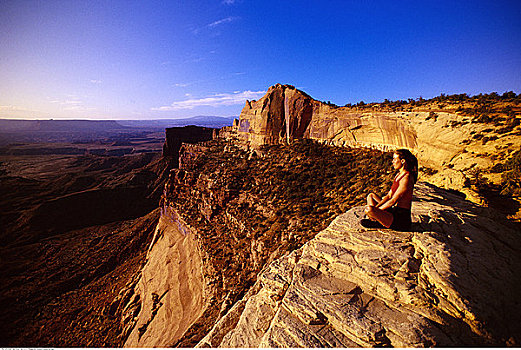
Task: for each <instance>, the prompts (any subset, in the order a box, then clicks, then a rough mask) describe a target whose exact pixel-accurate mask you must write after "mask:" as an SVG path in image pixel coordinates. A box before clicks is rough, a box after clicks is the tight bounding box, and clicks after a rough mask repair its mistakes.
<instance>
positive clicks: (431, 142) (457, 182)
mask: <svg viewBox="0 0 521 350" xmlns="http://www.w3.org/2000/svg"><path fill="white" fill-rule="evenodd" d="M409 109H410V110H408V111H396V112H393V111H391V110H389V111H376V110H374V109H365V108H355V107H336V106H331V105H328V104H325V103H322V102H320V101H316V100H314V99H312V98H311V97H309V96H308V95H307V94H305V93H304V92H302V91H300V90H297V89H295V88H294V87H292V86H289V85H280V84H277V85H274V86H272V87H270V88H269V89H268V92H267V93H266V95H265V96H264V97H262V98H261V99H259V100H258V101H247V102H246V105H245V107H244V108H243V110H242V112H241V115H240V119H239V121H238V123H237V125H235V126H234V127H233V132H234V133H235V134H236V135H238V137H239V139H240V140H242V141H243V142H244V143H246V144H247V145H248V146H249V147H253V148H258V147H259V146H260V145H263V144H274V143H280V142H291V140H292V139H295V138H310V139H313V140H317V141H320V142H323V143H326V144H329V145H337V146H351V147H371V148H376V149H382V150H393V149H397V148H408V149H410V150H411V151H412V152H413V153H414V154H415V155H416V156H417V157H418V159H419V160H420V165H421V166H422V167H426V168H430V169H432V170H433V171H432V173H435V174H429V173H425V174H423V175H424V177H423V178H424V179H426V180H427V181H429V182H431V183H434V184H436V185H438V186H441V187H444V188H450V189H455V190H458V191H462V192H464V193H465V194H466V195H467V196H468V197H469V199H471V200H473V201H475V202H479V201H480V199H479V198H478V197H477V196H476V193H475V192H474V191H472V190H470V189H469V188H468V186H467V185H466V184H468V182H469V178H471V177H472V175H471V174H472V173H473V172H476V171H479V172H480V173H481V174H482V175H483V176H485V178H487V179H488V180H490V181H491V182H492V183H496V184H498V183H499V181H500V176H498V175H497V173H494V172H493V171H490V168H491V167H492V166H494V165H495V164H496V163H497V158H496V156H495V155H497V154H498V153H500V154H502V155H503V157H505V158H506V157H508V155H511V154H512V153H513V152H514V151H517V150H518V149H519V148H520V147H521V137H519V127H517V129H515V130H517V131H514V132H510V133H504V132H503V131H502V129H501V128H502V127H501V126H499V125H491V124H484V123H474V122H473V121H471V120H470V119H469V118H465V116H462V115H460V114H458V113H456V112H455V111H451V110H447V111H443V110H435V112H433V111H432V110H426V109H424V110H422V109H418V108H417V109H413V108H409ZM485 135H487V139H486V140H488V139H489V138H490V139H491V140H490V141H488V142H483V140H482V139H483V137H484V136H485Z"/></svg>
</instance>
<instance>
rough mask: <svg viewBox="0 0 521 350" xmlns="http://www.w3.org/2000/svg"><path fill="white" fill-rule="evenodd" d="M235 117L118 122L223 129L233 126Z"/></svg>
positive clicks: (122, 122) (197, 117) (121, 122)
mask: <svg viewBox="0 0 521 350" xmlns="http://www.w3.org/2000/svg"><path fill="white" fill-rule="evenodd" d="M235 118H236V117H235V116H231V117H217V116H204V115H200V116H196V117H191V118H182V119H152V120H118V123H119V124H121V125H123V126H130V127H163V128H168V127H172V126H186V125H196V126H205V127H210V128H222V127H224V126H231V125H232V123H233V120H234V119H235Z"/></svg>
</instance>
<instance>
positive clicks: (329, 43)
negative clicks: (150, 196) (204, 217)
mask: <svg viewBox="0 0 521 350" xmlns="http://www.w3.org/2000/svg"><path fill="white" fill-rule="evenodd" d="M520 38H521V1H498V0H496V1H480V0H475V1H443V0H437V1H420V0H416V1H399V0H394V1H349V0H345V1H325V0H321V1H318V0H317V1H306V0H302V1H289V0H288V1H284V0H276V1H275V0H263V1H253V0H224V1H223V0H215V1H210V0H207V1H202V0H190V1H188V0H187V1H175V0H172V1H151V0H150V1H79V0H68V1H53V0H47V1H29V0H23V1H22V0H18V1H9V0H3V1H1V2H0V117H1V118H9V117H11V118H28V119H30V118H55V119H58V118H63V119H72V118H74V119H78V118H87V119H160V118H182V117H190V116H196V115H217V116H232V115H235V116H236V115H239V114H240V111H241V109H242V107H243V106H244V102H245V100H246V99H250V100H251V99H258V98H259V97H261V96H262V95H263V94H264V93H265V91H266V90H267V89H268V87H269V86H271V85H273V84H276V83H283V84H291V85H294V86H296V87H297V88H299V89H302V90H304V91H305V92H307V93H308V94H310V95H311V96H312V97H314V98H316V99H318V100H322V101H331V102H333V103H335V104H338V105H344V104H346V103H356V102H358V101H360V100H363V101H365V102H378V101H383V100H384V99H386V98H387V99H390V100H396V99H407V98H418V97H419V96H422V97H424V98H429V97H433V96H437V95H439V94H440V93H446V94H453V93H469V94H471V95H473V94H477V93H480V92H486V93H488V92H492V91H497V92H499V93H502V92H505V91H510V90H513V91H515V92H516V93H521V44H520V43H521V41H520Z"/></svg>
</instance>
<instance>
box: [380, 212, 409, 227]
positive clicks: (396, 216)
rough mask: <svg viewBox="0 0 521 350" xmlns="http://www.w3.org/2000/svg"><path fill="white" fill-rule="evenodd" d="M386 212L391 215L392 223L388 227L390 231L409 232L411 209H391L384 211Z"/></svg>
mask: <svg viewBox="0 0 521 350" xmlns="http://www.w3.org/2000/svg"><path fill="white" fill-rule="evenodd" d="M386 211H387V212H389V213H391V214H393V222H392V223H391V226H390V227H389V228H390V229H393V230H396V231H410V230H411V209H405V208H400V207H393V208H389V209H386Z"/></svg>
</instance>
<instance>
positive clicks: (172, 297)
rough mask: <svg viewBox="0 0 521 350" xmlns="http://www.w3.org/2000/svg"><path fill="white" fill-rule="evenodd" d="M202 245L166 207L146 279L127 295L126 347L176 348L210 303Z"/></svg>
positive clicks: (143, 275)
mask: <svg viewBox="0 0 521 350" xmlns="http://www.w3.org/2000/svg"><path fill="white" fill-rule="evenodd" d="M197 244H198V243H197V240H196V239H195V238H194V235H193V233H192V232H191V229H190V227H189V226H188V225H187V224H186V223H184V221H183V220H182V219H181V218H180V217H179V216H178V215H177V213H175V212H174V211H171V210H166V211H165V210H164V212H163V213H162V216H161V218H160V222H159V224H158V226H157V228H156V232H155V234H154V238H153V241H152V244H151V246H150V249H149V252H148V255H147V263H146V265H145V267H144V268H143V270H142V272H141V279H140V280H139V282H138V283H137V285H136V286H135V287H134V290H135V291H134V294H133V296H130V295H127V296H126V299H127V300H130V302H129V304H128V306H127V308H128V309H129V310H130V312H127V313H126V315H127V322H130V323H131V324H132V329H131V331H130V329H129V330H127V332H130V335H129V337H128V338H127V340H126V342H125V347H134V348H135V347H169V346H172V345H173V344H174V343H175V342H176V341H177V340H178V339H179V338H180V337H181V336H182V335H183V334H184V332H185V331H186V330H187V329H188V328H189V327H190V326H191V325H192V324H193V322H195V321H196V320H197V319H198V318H199V317H200V316H201V315H202V314H203V312H204V309H205V305H206V302H207V301H206V300H205V294H204V293H205V283H204V279H203V275H202V268H201V267H202V259H201V255H200V250H199V247H198V245H197ZM136 304H138V305H136ZM136 313H137V316H135V314H136ZM129 314H132V315H134V318H133V319H130V320H129V319H128V318H129V317H128V315H129Z"/></svg>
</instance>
